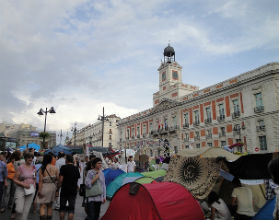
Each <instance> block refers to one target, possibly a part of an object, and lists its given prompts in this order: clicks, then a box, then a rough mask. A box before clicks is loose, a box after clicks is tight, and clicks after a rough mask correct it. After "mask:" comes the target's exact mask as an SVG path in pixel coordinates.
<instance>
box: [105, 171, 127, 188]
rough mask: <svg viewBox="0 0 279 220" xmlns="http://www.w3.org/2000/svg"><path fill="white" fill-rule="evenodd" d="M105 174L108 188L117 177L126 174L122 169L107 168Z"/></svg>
mask: <svg viewBox="0 0 279 220" xmlns="http://www.w3.org/2000/svg"><path fill="white" fill-rule="evenodd" d="M103 173H104V175H105V179H106V186H108V185H109V184H110V183H111V182H112V181H113V180H114V179H115V178H116V177H118V176H119V175H120V174H122V173H124V171H123V170H120V169H111V168H107V169H104V170H103Z"/></svg>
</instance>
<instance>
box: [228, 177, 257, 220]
mask: <svg viewBox="0 0 279 220" xmlns="http://www.w3.org/2000/svg"><path fill="white" fill-rule="evenodd" d="M233 184H234V185H235V188H234V189H233V191H232V206H237V209H236V214H235V218H234V219H235V220H249V219H252V218H253V217H254V215H255V211H254V207H253V194H252V191H251V189H250V188H249V187H246V186H242V185H241V183H240V180H239V179H238V178H234V179H233Z"/></svg>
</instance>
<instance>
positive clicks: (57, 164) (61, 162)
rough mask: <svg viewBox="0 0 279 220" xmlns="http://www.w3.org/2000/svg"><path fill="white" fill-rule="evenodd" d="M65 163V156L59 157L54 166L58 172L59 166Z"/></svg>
mask: <svg viewBox="0 0 279 220" xmlns="http://www.w3.org/2000/svg"><path fill="white" fill-rule="evenodd" d="M65 164H66V161H65V158H64V157H61V158H59V159H58V160H57V161H56V163H55V166H56V167H57V168H58V171H59V172H60V168H61V167H62V166H63V165H65Z"/></svg>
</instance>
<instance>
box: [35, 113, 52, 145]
mask: <svg viewBox="0 0 279 220" xmlns="http://www.w3.org/2000/svg"><path fill="white" fill-rule="evenodd" d="M47 113H51V114H55V113H56V111H55V110H54V107H51V108H50V109H49V110H47V108H46V110H45V111H44V110H43V109H42V108H41V109H40V111H39V112H38V113H37V114H38V115H45V124H44V135H43V148H45V139H46V136H45V134H46V120H47Z"/></svg>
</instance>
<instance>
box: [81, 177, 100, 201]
mask: <svg viewBox="0 0 279 220" xmlns="http://www.w3.org/2000/svg"><path fill="white" fill-rule="evenodd" d="M102 193H103V188H102V184H101V181H100V180H99V179H97V181H96V182H95V183H94V184H93V185H92V187H91V188H90V189H86V191H85V196H86V197H94V196H99V195H101V194H102Z"/></svg>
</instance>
